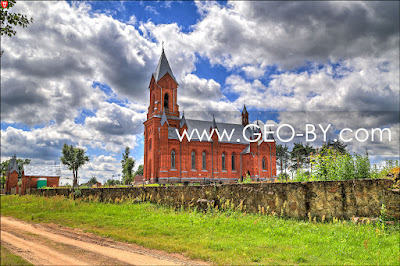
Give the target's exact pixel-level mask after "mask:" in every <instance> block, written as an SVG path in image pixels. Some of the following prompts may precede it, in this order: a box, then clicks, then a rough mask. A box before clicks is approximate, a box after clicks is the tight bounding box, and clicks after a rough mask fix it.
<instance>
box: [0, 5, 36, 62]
mask: <svg viewBox="0 0 400 266" xmlns="http://www.w3.org/2000/svg"><path fill="white" fill-rule="evenodd" d="M15 4H16V1H15V0H8V7H7V8H2V7H1V8H0V9H1V10H0V19H1V35H2V36H3V35H8V36H10V37H11V36H13V35H15V34H17V32H16V31H15V29H14V28H13V27H15V26H21V27H23V28H25V27H27V26H28V25H29V23H32V22H33V19H32V18H28V17H27V16H26V15H23V14H20V13H11V12H9V9H10V8H12V7H13V6H14V5H15ZM1 54H3V51H2V52H1Z"/></svg>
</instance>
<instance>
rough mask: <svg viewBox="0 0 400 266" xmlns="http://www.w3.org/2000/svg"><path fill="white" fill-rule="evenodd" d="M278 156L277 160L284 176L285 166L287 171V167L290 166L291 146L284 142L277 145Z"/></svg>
mask: <svg viewBox="0 0 400 266" xmlns="http://www.w3.org/2000/svg"><path fill="white" fill-rule="evenodd" d="M276 158H277V162H279V165H280V168H281V176H283V175H282V174H283V167H284V168H285V172H286V167H287V166H288V161H289V147H288V146H286V144H285V146H283V145H282V144H278V145H276ZM285 177H286V181H287V175H285Z"/></svg>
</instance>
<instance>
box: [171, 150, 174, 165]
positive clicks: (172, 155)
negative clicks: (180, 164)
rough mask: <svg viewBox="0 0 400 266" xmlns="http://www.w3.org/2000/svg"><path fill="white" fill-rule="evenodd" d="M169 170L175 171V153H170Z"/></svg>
mask: <svg viewBox="0 0 400 266" xmlns="http://www.w3.org/2000/svg"><path fill="white" fill-rule="evenodd" d="M171 168H172V169H175V151H174V150H172V151H171Z"/></svg>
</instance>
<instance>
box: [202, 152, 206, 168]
mask: <svg viewBox="0 0 400 266" xmlns="http://www.w3.org/2000/svg"><path fill="white" fill-rule="evenodd" d="M201 158H202V164H203V170H206V169H207V161H206V159H207V157H206V152H205V151H203V153H202V154H201Z"/></svg>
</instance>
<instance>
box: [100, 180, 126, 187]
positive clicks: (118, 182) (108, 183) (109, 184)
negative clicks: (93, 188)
mask: <svg viewBox="0 0 400 266" xmlns="http://www.w3.org/2000/svg"><path fill="white" fill-rule="evenodd" d="M104 185H105V186H110V187H111V186H116V185H122V182H121V181H119V180H114V179H108V180H107V181H106V182H105V183H104Z"/></svg>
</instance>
